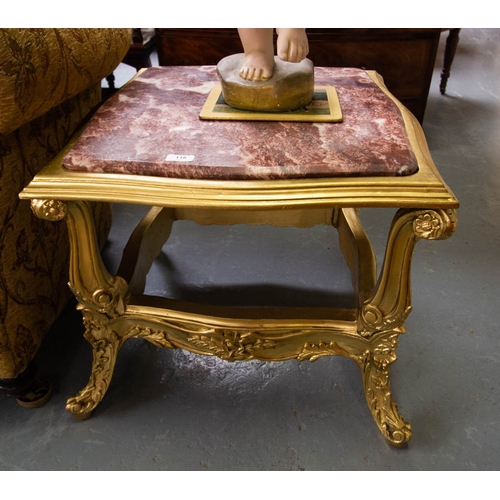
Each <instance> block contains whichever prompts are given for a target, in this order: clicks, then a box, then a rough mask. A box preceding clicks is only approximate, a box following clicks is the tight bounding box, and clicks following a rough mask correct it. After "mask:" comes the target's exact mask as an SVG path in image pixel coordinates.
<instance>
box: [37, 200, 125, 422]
mask: <svg viewBox="0 0 500 500" xmlns="http://www.w3.org/2000/svg"><path fill="white" fill-rule="evenodd" d="M32 208H33V211H34V212H35V214H36V215H37V216H38V217H40V218H44V219H48V220H53V221H56V220H62V219H64V218H65V219H66V222H67V224H68V234H69V241H70V265H69V286H70V288H71V290H72V291H73V293H74V295H75V297H76V299H77V300H78V309H79V310H81V311H82V314H83V319H84V325H85V338H86V339H87V340H88V341H89V342H90V344H91V345H92V351H93V362H92V372H91V375H90V379H89V382H88V384H87V386H86V387H85V388H84V389H83V390H81V391H80V392H79V393H78V394H77V395H76V396H75V397H72V398H70V399H69V400H68V402H67V405H66V409H67V410H69V411H70V412H71V413H72V414H73V416H74V417H75V418H79V419H84V418H88V417H89V416H90V415H91V414H92V411H93V410H94V409H95V407H96V406H97V405H98V404H99V403H100V401H101V400H102V398H103V397H104V394H105V393H106V391H107V389H108V387H109V383H110V381H111V378H112V376H113V370H114V366H115V362H116V357H117V354H118V351H119V348H120V347H121V345H122V343H123V341H124V340H125V339H124V338H121V336H120V334H119V333H118V332H117V331H116V330H115V329H114V327H113V328H112V327H111V326H110V325H112V324H113V323H119V322H117V321H116V320H117V319H118V318H119V317H120V316H121V315H122V314H123V312H124V311H125V300H126V295H127V293H128V292H127V283H126V282H125V281H124V280H123V279H122V278H120V277H119V276H111V275H110V274H109V272H108V271H107V270H106V268H105V267H104V264H103V262H102V259H101V255H100V252H99V247H98V243H97V238H96V232H95V227H94V220H93V216H92V211H91V209H90V206H89V203H88V202H85V201H71V202H67V203H66V202H61V201H56V200H33V201H32Z"/></svg>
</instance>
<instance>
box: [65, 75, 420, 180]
mask: <svg viewBox="0 0 500 500" xmlns="http://www.w3.org/2000/svg"><path fill="white" fill-rule="evenodd" d="M216 83H218V78H217V74H216V69H215V66H201V67H195V66H186V67H180V66H172V67H152V68H148V69H147V70H145V71H144V72H143V73H141V74H140V75H139V76H138V77H137V78H136V79H135V80H133V81H132V82H130V83H129V84H128V85H126V86H125V87H124V88H123V89H121V90H120V91H119V92H118V93H117V94H115V95H114V96H113V97H111V98H110V99H109V100H108V101H106V102H105V103H104V104H103V106H102V107H101V108H100V109H99V110H98V111H97V112H96V114H95V115H94V116H93V117H92V119H91V120H90V122H89V124H88V126H87V128H86V129H85V131H84V132H83V134H82V135H81V136H80V138H79V139H78V141H77V142H76V144H75V146H74V147H73V148H72V150H71V151H70V152H69V153H68V154H67V155H66V157H65V158H64V160H63V165H64V167H65V168H66V169H69V170H74V171H88V172H106V173H126V174H135V175H152V176H163V177H174V178H192V179H214V180H215V179H216V180H230V179H291V178H308V177H316V178H318V177H338V176H397V175H411V174H413V173H415V172H416V171H417V170H418V165H417V161H416V159H415V156H414V154H413V151H412V149H411V146H410V142H409V140H408V137H407V133H406V130H405V127H404V123H403V119H402V116H401V113H400V111H399V109H398V107H397V106H396V105H395V104H394V102H393V101H392V100H391V99H390V98H388V97H387V96H386V95H385V93H384V92H383V91H382V90H381V89H380V88H379V87H378V86H377V85H376V84H375V83H374V82H373V81H372V79H371V78H370V77H369V75H368V74H367V73H366V72H365V71H363V70H359V69H354V68H319V67H318V68H315V85H333V86H335V88H336V90H337V93H338V96H339V101H340V105H341V108H342V113H343V118H344V119H343V121H342V122H341V123H298V122H257V121H241V122H240V121H237V122H234V121H205V120H200V119H199V113H200V110H201V108H202V107H203V104H204V103H205V101H206V98H207V96H208V94H209V93H210V90H211V89H212V88H213V86H214V84H216Z"/></svg>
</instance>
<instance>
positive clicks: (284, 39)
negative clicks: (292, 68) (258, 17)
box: [276, 28, 309, 62]
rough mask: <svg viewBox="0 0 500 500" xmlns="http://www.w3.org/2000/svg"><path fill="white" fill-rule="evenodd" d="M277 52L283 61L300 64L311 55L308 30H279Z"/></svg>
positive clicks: (277, 30) (277, 31)
mask: <svg viewBox="0 0 500 500" xmlns="http://www.w3.org/2000/svg"><path fill="white" fill-rule="evenodd" d="M276 33H278V42H277V52H278V57H279V58H280V59H281V60H282V61H288V62H300V61H302V60H303V59H305V58H306V56H307V54H308V53H309V43H308V41H307V35H306V30H305V29H304V28H277V29H276Z"/></svg>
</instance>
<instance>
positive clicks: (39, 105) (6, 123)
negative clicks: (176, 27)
mask: <svg viewBox="0 0 500 500" xmlns="http://www.w3.org/2000/svg"><path fill="white" fill-rule="evenodd" d="M130 40H131V35H130V30H128V29H0V379H14V378H16V377H17V376H18V375H19V374H21V373H22V372H23V371H25V370H26V368H27V367H28V365H29V364H30V362H31V361H32V359H33V357H34V355H35V353H36V351H37V349H38V347H39V345H40V343H41V340H42V338H43V336H44V334H45V333H46V332H47V330H48V329H49V328H50V326H51V324H52V323H53V321H54V320H55V319H56V317H57V316H58V314H59V313H60V311H61V310H62V308H63V307H64V305H65V304H66V302H67V300H68V298H69V296H70V292H69V290H68V286H67V282H68V238H67V232H66V225H65V223H64V222H62V223H54V222H47V221H42V220H40V219H38V218H36V217H35V216H34V215H33V214H32V213H31V209H30V204H29V202H27V201H21V200H19V198H18V193H19V192H20V191H21V190H22V189H23V187H24V186H25V185H26V184H27V183H28V182H29V181H30V180H31V178H32V177H33V176H34V175H35V174H36V173H37V172H38V171H39V170H40V169H41V168H42V167H43V166H44V165H46V164H47V163H48V162H49V161H50V160H51V159H52V158H54V156H56V155H57V153H59V151H60V150H61V149H62V148H63V146H64V145H65V144H66V143H67V142H68V140H69V139H70V137H71V136H72V135H73V133H74V132H75V131H76V129H77V128H78V127H80V126H81V124H82V122H83V121H84V119H85V118H86V117H87V116H88V115H89V113H90V112H91V111H92V110H94V109H95V107H96V106H97V105H98V104H99V103H100V100H101V90H100V86H101V80H102V78H104V77H106V76H107V75H109V74H110V73H112V71H113V70H114V69H115V68H116V66H117V65H118V64H119V63H120V62H121V60H122V58H123V57H124V55H125V54H126V52H127V50H128V48H129V47H130ZM95 215H96V224H97V229H98V233H99V235H100V239H101V241H104V240H105V238H106V236H107V233H108V231H109V227H110V224H111V212H110V207H109V206H108V205H102V204H96V205H95Z"/></svg>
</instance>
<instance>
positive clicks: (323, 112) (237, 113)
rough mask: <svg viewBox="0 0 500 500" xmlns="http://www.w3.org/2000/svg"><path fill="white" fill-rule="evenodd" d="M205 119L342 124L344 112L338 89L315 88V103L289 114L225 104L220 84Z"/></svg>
mask: <svg viewBox="0 0 500 500" xmlns="http://www.w3.org/2000/svg"><path fill="white" fill-rule="evenodd" d="M200 118H201V119H202V120H239V121H280V122H284V121H288V122H317V123H325V122H341V121H342V110H341V108H340V102H339V97H338V95H337V91H336V90H335V87H332V86H317V87H314V96H313V100H312V101H311V103H310V104H309V105H307V106H305V107H303V108H299V109H295V110H293V111H287V112H283V113H281V112H277V113H276V112H266V113H264V112H261V111H244V110H241V109H236V108H233V107H231V106H229V105H228V104H226V102H225V101H224V98H223V97H222V89H221V85H220V84H216V85H215V86H214V88H213V89H212V91H211V92H210V94H209V95H208V98H207V100H206V101H205V104H204V106H203V108H202V110H201V112H200Z"/></svg>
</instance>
